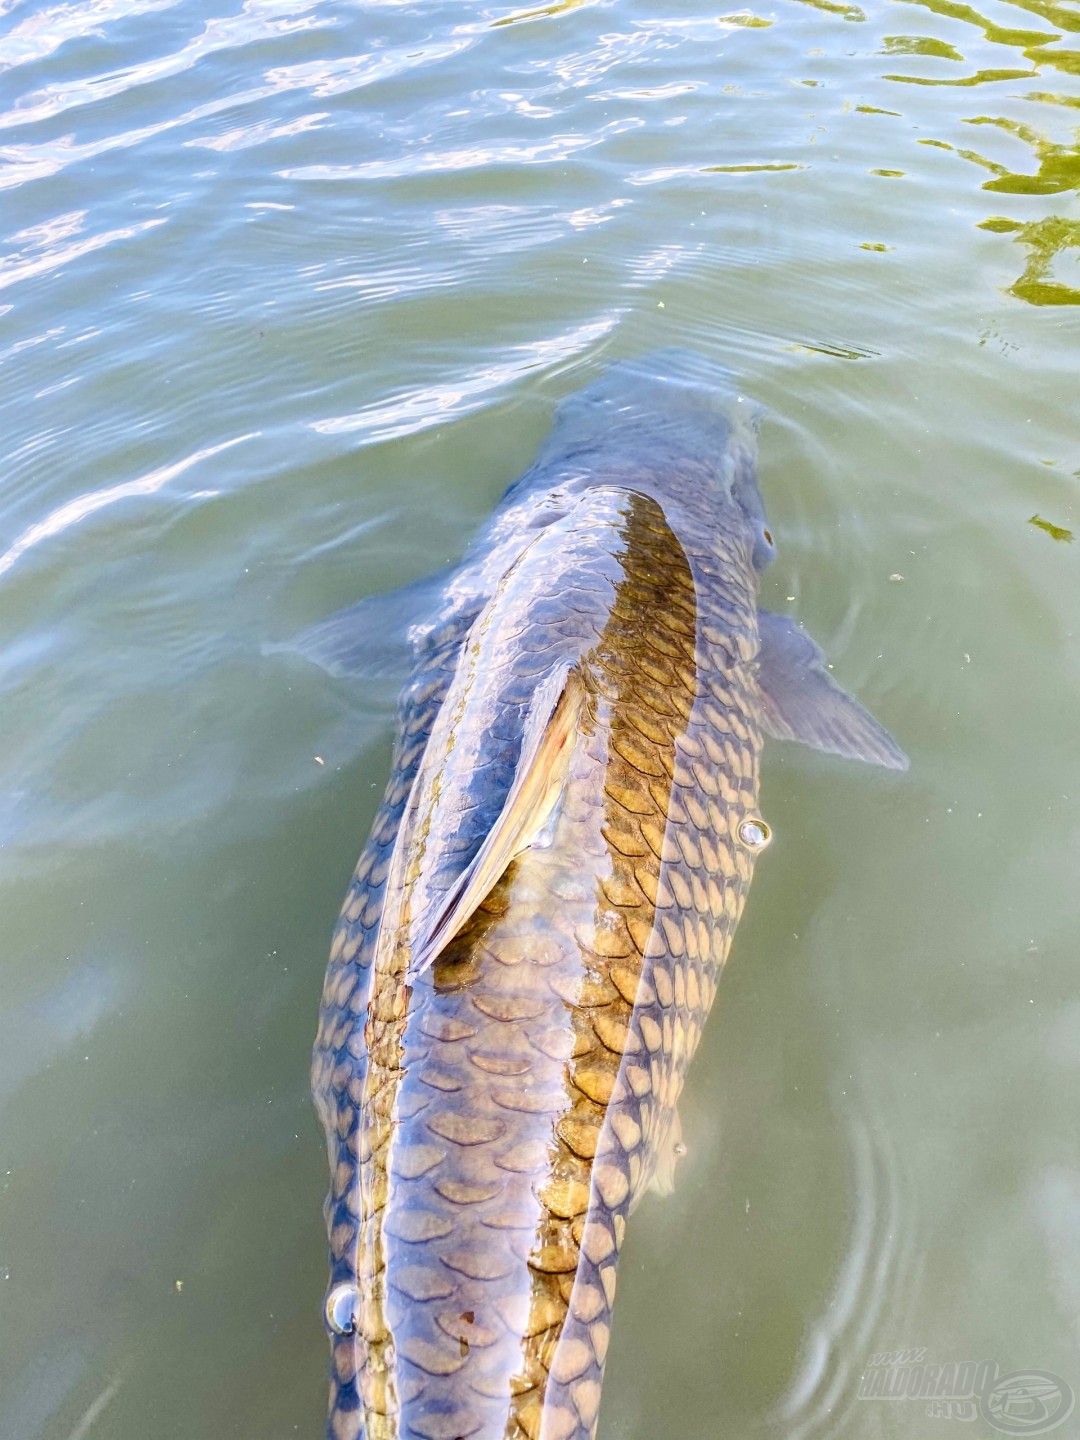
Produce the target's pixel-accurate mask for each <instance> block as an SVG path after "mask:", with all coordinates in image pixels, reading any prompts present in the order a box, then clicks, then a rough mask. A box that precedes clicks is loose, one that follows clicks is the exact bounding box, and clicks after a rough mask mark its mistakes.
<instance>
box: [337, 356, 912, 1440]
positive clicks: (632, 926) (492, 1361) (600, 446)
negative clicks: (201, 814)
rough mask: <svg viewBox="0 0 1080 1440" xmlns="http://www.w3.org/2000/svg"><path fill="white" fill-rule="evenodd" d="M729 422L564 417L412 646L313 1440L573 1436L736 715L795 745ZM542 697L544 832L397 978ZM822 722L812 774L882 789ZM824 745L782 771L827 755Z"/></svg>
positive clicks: (584, 1420) (670, 1044)
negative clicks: (556, 766)
mask: <svg viewBox="0 0 1080 1440" xmlns="http://www.w3.org/2000/svg"><path fill="white" fill-rule="evenodd" d="M643 383H644V393H643ZM731 415H732V401H731V397H730V396H724V395H723V394H722V393H721V394H720V395H719V396H716V395H715V393H714V392H713V391H712V390H711V389H710V388H708V387H695V386H694V385H693V384H689V385H687V384H685V383H683V384H681V385H680V384H677V383H676V384H672V385H668V386H667V387H666V388H665V381H664V379H663V376H662V374H659V373H658V372H657V370H656V369H655V368H654V369H653V370H652V371H649V370H647V369H646V370H645V371H642V370H641V369H636V370H635V369H631V370H630V371H629V373H627V372H626V371H623V372H622V373H620V372H618V371H616V372H615V373H614V374H613V375H609V377H607V378H606V379H605V380H604V381H602V382H601V383H600V385H599V386H596V387H593V390H592V391H589V392H584V394H583V395H582V396H579V397H575V398H574V399H573V400H572V401H571V402H570V403H569V404H568V405H566V406H564V408H563V411H562V414H561V416H560V419H559V420H558V421H557V423H556V426H555V429H554V432H553V436H552V439H551V441H550V442H549V443H548V445H547V446H546V447H545V449H544V450H543V451H542V452H541V455H540V457H539V459H538V462H537V465H536V466H535V467H534V468H533V470H532V471H530V472H529V473H528V474H527V475H526V476H525V477H524V478H523V480H522V481H521V482H518V484H517V485H516V486H514V487H512V489H511V490H510V492H508V495H507V498H506V501H505V502H504V506H503V507H501V509H500V511H499V512H497V513H496V516H495V517H493V520H492V522H490V524H489V526H488V527H487V530H486V533H485V535H484V536H482V537H481V540H480V542H479V543H478V545H477V547H476V548H475V551H474V555H473V558H472V559H471V560H467V561H466V564H465V566H464V567H463V568H462V570H461V571H460V572H459V573H458V575H457V576H456V577H454V579H453V580H452V581H451V582H450V583H449V585H448V587H447V589H446V592H445V596H444V605H443V609H442V612H441V614H440V615H438V616H437V617H436V618H435V619H434V620H433V621H431V622H429V623H428V624H427V625H426V626H421V627H418V628H416V629H415V630H414V632H413V644H414V648H415V650H416V652H417V655H416V664H415V668H414V672H413V675H412V678H411V680H410V682H409V684H408V686H407V687H406V690H405V692H404V694H403V698H402V704H401V709H400V724H399V735H398V741H397V746H396V750H395V756H394V762H393V770H392V775H391V780H390V783H389V786H388V790H387V793H386V798H385V800H384V802H383V805H382V807H381V809H380V811H379V814H378V815H377V817H376V820H375V824H374V826H373V829H372V834H371V837H370V839H369V842H368V845H367V847H366V848H365V851H364V853H363V855H362V856H361V859H360V862H359V864H358V866H357V870H356V873H355V875H354V877H353V881H352V884H351V886H350V889H349V893H348V895H347V897H346V900H345V904H344V907H343V910H342V914H341V918H340V920H339V923H338V927H337V930H336V932H335V936H334V941H333V946H332V950H331V959H330V965H329V968H328V971H327V978H326V984H325V988H324V995H323V1008H322V1013H321V1018H320V1027H319V1034H318V1038H317V1041H316V1048H315V1057H314V1065H313V1090H314V1093H315V1096H316V1101H317V1104H318V1107H319V1111H320V1115H321V1117H322V1120H323V1123H324V1126H325V1128H326V1131H327V1137H328V1145H329V1150H330V1162H331V1174H332V1184H331V1190H330V1194H329V1196H328V1200H327V1207H326V1213H327V1222H328V1230H329V1236H330V1249H331V1280H330V1292H329V1293H330V1295H331V1296H337V1297H338V1298H339V1299H340V1297H341V1295H342V1294H345V1295H347V1296H350V1295H351V1294H352V1293H353V1292H352V1287H355V1293H356V1303H355V1327H356V1328H355V1330H354V1331H353V1332H352V1333H345V1334H332V1337H331V1339H332V1372H331V1397H330V1410H329V1421H328V1433H329V1434H330V1435H331V1436H334V1437H338V1440H345V1437H348V1440H355V1437H357V1436H360V1435H366V1437H367V1440H398V1437H401V1440H404V1437H422V1440H455V1437H460V1440H465V1437H473V1436H475V1437H477V1440H511V1437H515V1440H516V1437H528V1440H587V1437H591V1436H592V1435H593V1434H594V1433H595V1428H596V1422H597V1415H598V1410H599V1402H600V1394H601V1384H602V1378H603V1369H604V1361H605V1357H606V1353H607V1347H608V1341H609V1337H610V1324H611V1308H612V1304H613V1299H614V1291H615V1277H616V1266H617V1260H618V1254H619V1250H620V1247H621V1245H622V1242H623V1237H624V1234H625V1227H626V1221H627V1218H628V1215H629V1213H630V1210H631V1208H632V1206H633V1204H634V1202H635V1201H636V1199H637V1198H638V1197H639V1196H640V1194H641V1193H642V1191H643V1190H644V1188H645V1187H646V1186H647V1185H648V1184H649V1183H654V1184H655V1185H656V1186H657V1188H661V1189H664V1188H667V1187H668V1186H669V1185H670V1176H671V1172H672V1170H673V1168H674V1162H675V1159H676V1152H677V1144H678V1133H679V1132H678V1124H677V1110H676V1106H677V1102H678V1098H679V1093H680V1091H681V1089H682V1085H683V1081H684V1078H685V1074H686V1069H687V1066H688V1064H689V1062H690V1059H691V1058H692V1055H693V1053H694V1050H695V1049H696V1046H697V1043H698V1039H699V1036H700V1033H701V1026H702V1024H703V1022H704V1020H705V1017H706V1016H707V1014H708V1011H709V1009H710V1007H711V1005H712V1001H713V997H714V994H715V989H716V982H717V978H718V976H719V973H720V970H721V968H722V966H723V964H724V961H725V959H726V957H727V953H728V950H729V948H730V944H731V940H732V937H733V935H734V932H735V928H736V926H737V924H738V920H739V916H740V914H741V911H742V907H743V903H744V901H745V898H746V893H747V890H748V887H749V883H750V878H751V875H752V871H753V865H754V859H755V852H756V844H755V843H748V841H747V839H746V838H745V837H746V835H747V834H750V835H751V836H752V837H753V836H754V835H755V832H753V831H747V830H746V829H745V826H746V822H747V821H754V820H756V819H757V804H758V758H759V754H760V751H761V745H762V726H763V714H765V713H766V711H768V714H769V725H770V727H771V728H772V729H773V730H774V731H775V730H777V728H778V726H783V727H786V731H785V733H789V734H792V735H798V734H799V733H800V730H802V731H803V732H805V730H806V729H807V726H806V724H805V720H804V716H803V713H802V708H801V707H802V700H801V699H800V697H799V685H798V684H797V683H791V684H788V685H787V691H788V692H789V693H788V694H785V678H784V677H783V676H781V677H780V679H779V681H778V683H777V686H776V689H777V691H778V693H779V695H780V698H779V700H778V701H775V702H774V700H773V697H772V696H769V697H765V702H764V703H763V693H762V688H761V675H762V673H763V672H765V671H766V669H767V667H765V666H764V665H763V663H762V657H761V655H760V654H759V649H760V645H761V641H760V634H761V632H760V631H759V624H758V613H757V601H756V593H757V575H758V568H759V567H760V565H761V564H762V563H764V561H765V560H767V559H768V558H770V555H771V547H772V541H771V536H769V535H768V530H767V525H766V523H765V518H764V510H763V507H762V505H761V502H760V496H759V494H758V491H757V486H756V478H755V473H754V462H755V446H754V440H753V430H752V426H751V425H749V424H747V423H741V422H739V421H738V419H736V421H735V423H732V419H731ZM805 645H806V646H809V647H810V654H809V658H808V657H807V655H806V654H805V653H804V652H805V646H804V647H800V646H797V645H796V646H793V647H788V648H790V649H791V651H792V653H793V655H795V657H796V661H795V663H796V664H799V665H803V666H804V667H806V668H805V674H806V676H808V677H809V680H808V687H807V688H810V689H814V688H815V687H816V689H817V691H818V692H819V693H822V694H823V695H824V699H823V704H824V705H825V707H826V708H827V707H828V706H829V704H831V703H835V704H837V705H840V704H841V701H844V702H846V698H847V697H843V696H842V692H839V691H836V690H835V687H833V691H827V690H823V683H824V682H821V681H820V680H819V679H815V677H814V674H813V665H814V657H815V656H816V654H817V652H816V649H815V648H814V647H813V646H812V642H809V641H806V642H805ZM777 648H778V650H779V652H780V654H781V656H782V657H784V656H786V653H787V650H786V648H785V646H784V645H780V646H779V647H777ZM559 667H565V668H566V673H567V675H568V676H569V677H570V679H569V680H568V684H571V685H573V686H575V687H577V709H576V710H575V712H574V713H575V717H576V721H575V726H574V730H573V734H572V736H571V739H570V743H569V748H568V753H567V756H566V770H565V776H564V778H563V780H562V783H561V785H560V794H559V800H558V805H557V807H556V809H555V811H554V814H553V816H552V817H551V819H550V821H548V822H547V823H546V828H545V829H544V832H543V833H542V834H540V835H538V837H537V839H536V842H535V843H534V844H532V845H531V846H529V847H528V848H526V849H525V850H524V851H522V852H521V853H520V854H518V855H517V856H516V858H515V859H514V860H513V862H512V863H511V864H510V865H509V868H508V869H507V870H506V872H505V873H504V874H503V875H502V877H501V879H500V880H499V881H498V882H497V883H496V884H495V886H494V888H493V889H492V890H491V892H490V893H489V894H488V895H487V897H486V898H485V899H484V901H483V903H482V904H481V906H480V908H479V909H478V910H476V911H475V913H474V914H473V915H472V917H471V918H470V919H468V921H467V922H466V923H465V925H464V928H462V929H461V931H460V933H458V934H456V936H455V937H454V938H453V939H451V940H450V943H449V944H448V945H447V946H446V947H445V948H444V949H442V950H441V951H440V952H439V953H438V954H437V955H436V956H435V958H434V963H433V964H432V965H431V966H430V968H429V969H426V970H423V971H420V972H418V971H417V967H416V966H415V965H414V963H413V953H412V952H413V949H414V944H415V942H416V940H417V937H418V936H419V935H421V934H422V933H423V932H424V927H425V923H426V922H425V917H426V916H428V915H430V914H431V913H433V912H434V911H437V910H438V907H439V905H440V903H442V902H444V901H445V898H446V897H447V895H450V894H452V892H453V887H454V884H455V881H456V880H457V879H458V877H459V876H460V875H461V873H462V871H463V869H465V867H466V866H467V865H468V864H469V862H470V861H471V860H472V859H473V857H474V856H475V855H476V853H477V851H478V850H479V848H480V847H481V845H482V844H483V842H484V838H485V836H487V835H488V834H489V833H490V832H491V831H492V828H493V826H495V825H496V824H497V822H498V820H499V816H500V813H501V812H502V811H503V809H504V807H505V806H506V804H507V800H508V796H512V795H513V794H514V793H516V792H515V791H514V776H515V770H516V767H517V766H518V765H519V763H520V760H521V747H522V734H523V731H524V729H525V727H526V725H527V717H528V715H529V713H530V704H531V702H532V701H533V700H534V699H535V697H536V695H537V693H538V690H539V689H540V687H541V686H542V685H543V684H544V682H545V679H546V678H547V677H550V676H551V675H552V674H553V673H556V672H558V670H559ZM787 678H788V679H790V677H787ZM831 683H832V682H831V681H829V682H828V684H829V685H831ZM834 692H835V693H834ZM836 695H839V696H840V697H841V701H837V700H836ZM792 697H794V698H792ZM847 703H848V704H849V705H850V709H849V710H848V711H846V712H845V711H843V708H842V706H841V721H842V720H843V719H844V716H845V714H846V719H847V721H848V722H849V735H853V736H854V737H855V738H854V740H851V739H847V740H845V738H844V736H843V734H841V736H840V742H839V744H840V748H843V746H844V745H846V746H847V748H848V750H849V751H850V752H851V753H862V754H863V758H874V759H878V760H879V761H881V763H887V764H895V763H897V761H896V759H895V754H898V752H895V754H894V755H893V757H892V758H890V751H889V749H888V746H889V745H890V744H891V742H889V741H888V737H884V738H881V737H882V736H883V732H880V730H879V728H878V727H876V725H875V722H873V721H872V720H870V719H869V717H866V716H865V712H862V711H861V709H860V707H857V706H854V704H853V702H847ZM853 717H854V718H853ZM860 717H862V718H861V720H860ZM863 721H865V722H867V723H868V725H869V726H870V727H872V728H870V729H868V730H867V729H865V728H864V731H863V733H862V735H861V738H860V735H859V734H858V733H857V732H858V723H855V722H859V723H862V722H863ZM838 725H839V726H840V729H841V730H842V728H843V726H842V724H841V722H840V721H837V720H836V717H835V716H833V717H832V718H831V719H830V722H829V726H828V727H827V728H828V731H829V737H830V738H829V739H828V740H823V739H822V737H821V736H820V735H818V736H817V737H815V743H819V744H823V745H827V746H828V748H838V743H837V742H836V733H837V726H838ZM875 732H876V733H875ZM867 737H869V738H867ZM804 738H805V735H804ZM875 746H879V747H881V751H880V753H879V754H871V753H869V752H870V751H872V750H873V749H874V747H875ZM860 747H861V749H860Z"/></svg>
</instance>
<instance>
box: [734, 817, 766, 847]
mask: <svg viewBox="0 0 1080 1440" xmlns="http://www.w3.org/2000/svg"><path fill="white" fill-rule="evenodd" d="M739 839H740V840H741V841H742V843H743V844H744V845H745V846H746V848H747V849H748V850H764V849H765V846H766V845H768V843H769V841H770V840H771V839H772V831H771V830H770V828H769V827H768V825H766V823H765V821H764V820H762V819H761V818H760V816H757V815H755V816H753V817H752V818H750V819H749V820H744V821H743V822H742V824H741V825H740V826H739Z"/></svg>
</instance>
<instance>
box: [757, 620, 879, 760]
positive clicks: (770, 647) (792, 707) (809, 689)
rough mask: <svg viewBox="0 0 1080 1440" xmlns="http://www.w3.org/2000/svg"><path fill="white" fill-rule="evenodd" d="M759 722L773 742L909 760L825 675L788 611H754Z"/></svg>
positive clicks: (814, 648)
mask: <svg viewBox="0 0 1080 1440" xmlns="http://www.w3.org/2000/svg"><path fill="white" fill-rule="evenodd" d="M758 632H759V636H760V643H761V649H760V653H759V656H758V686H759V688H760V691H761V711H762V724H763V727H764V729H765V732H766V734H768V735H771V736H772V737H773V738H774V739H776V740H801V741H802V743H803V744H804V745H810V746H813V748H814V749H816V750H826V751H828V752H829V753H830V754H832V755H844V756H846V757H847V758H848V759H851V760H866V761H868V762H869V763H870V764H872V765H884V766H885V767H886V769H888V770H906V769H907V768H908V758H907V756H906V755H905V754H904V752H903V751H902V750H901V749H900V747H899V746H898V745H897V744H896V742H895V740H893V738H892V736H891V735H890V734H889V732H888V731H887V730H885V729H883V728H882V726H880V725H879V724H878V722H877V721H876V720H875V719H874V717H873V716H872V715H871V714H870V712H869V711H868V710H864V709H863V707H862V706H861V705H860V704H859V702H858V701H857V700H854V699H852V697H851V696H850V695H849V694H848V693H847V691H846V690H843V689H841V687H840V686H839V685H837V683H836V681H835V680H834V679H833V678H832V676H831V675H830V674H829V672H828V670H827V669H826V665H825V656H824V655H823V654H822V653H821V651H820V650H819V649H818V647H817V645H815V643H814V642H813V640H811V638H810V636H809V635H807V634H806V632H805V631H804V630H800V629H799V627H798V626H797V625H796V624H795V622H794V621H793V620H792V619H790V618H789V617H788V616H786V615H772V614H770V613H769V612H768V611H767V610H762V611H761V612H760V613H759V614H758Z"/></svg>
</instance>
